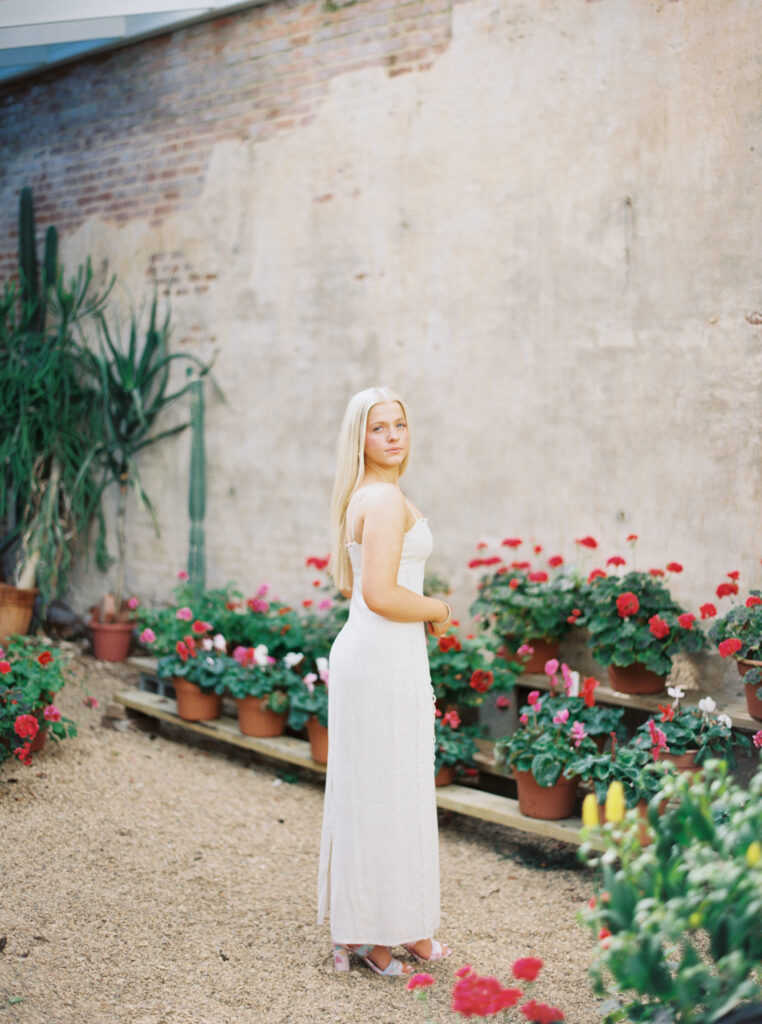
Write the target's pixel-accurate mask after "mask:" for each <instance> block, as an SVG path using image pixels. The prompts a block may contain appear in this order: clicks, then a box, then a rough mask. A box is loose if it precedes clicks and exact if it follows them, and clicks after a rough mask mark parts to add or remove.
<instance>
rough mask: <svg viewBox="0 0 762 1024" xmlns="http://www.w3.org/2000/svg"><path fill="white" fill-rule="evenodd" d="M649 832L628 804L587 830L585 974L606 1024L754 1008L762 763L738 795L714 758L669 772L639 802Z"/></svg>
mask: <svg viewBox="0 0 762 1024" xmlns="http://www.w3.org/2000/svg"><path fill="white" fill-rule="evenodd" d="M648 817H649V821H650V825H651V830H652V833H653V841H652V842H651V843H650V844H649V845H647V846H643V845H642V844H641V843H640V841H639V839H638V836H637V827H638V824H639V822H638V816H637V814H636V813H635V812H634V811H628V812H627V814H626V815H625V816H624V820H623V821H621V822H620V823H618V824H616V825H614V826H607V827H606V828H604V829H596V831H595V833H594V834H595V836H596V837H597V839H596V841H597V842H601V843H603V847H604V849H603V853H602V854H600V853H599V852H597V851H596V850H594V849H593V848H592V847H591V846H590V845H589V844H587V843H586V844H584V845H583V846H582V848H581V851H580V852H581V856H582V857H583V859H585V860H586V861H587V862H588V863H589V864H592V865H594V866H596V867H597V870H598V882H597V886H596V888H597V894H596V896H595V897H594V899H593V900H591V902H590V905H589V907H588V909H587V910H586V911H585V912H584V913H583V914H582V917H583V920H584V921H585V922H586V923H587V925H588V926H589V927H590V929H591V931H592V933H593V935H594V936H596V938H597V940H598V952H597V955H596V959H595V962H594V964H593V968H592V970H591V978H592V981H593V987H594V991H595V993H596V995H598V996H600V997H603V998H605V997H608V998H607V1001H606V1002H605V1003H604V1005H603V1011H604V1015H605V1016H604V1020H605V1021H606V1024H613V1022H615V1021H623V1020H628V1021H641V1022H650V1024H731V1022H735V1021H739V1022H741V1021H749V1022H752V1021H757V1020H759V1019H760V1015H761V1014H762V1003H761V1002H760V1001H762V976H760V974H759V965H760V962H762V930H761V929H760V926H759V922H760V915H761V914H762V897H761V896H760V894H761V893H762V843H761V842H760V836H762V769H759V770H758V771H757V773H756V774H755V775H754V777H753V778H752V779H751V782H750V784H749V790H748V792H747V791H746V790H745V789H743V788H742V787H741V786H740V785H739V784H738V783H737V782H736V781H735V780H734V779H733V778H732V776H731V775H730V773H729V770H728V767H727V765H726V764H725V762H724V761H718V760H710V761H708V762H706V763H705V765H704V770H703V772H702V774H701V775H700V776H697V777H696V776H690V775H687V774H678V775H669V776H667V777H666V778H665V780H664V784H663V789H662V790H661V791H660V793H658V794H657V795H656V796H655V797H654V798H652V800H651V801H650V803H649V807H648Z"/></svg>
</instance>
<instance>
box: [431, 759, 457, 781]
mask: <svg viewBox="0 0 762 1024" xmlns="http://www.w3.org/2000/svg"><path fill="white" fill-rule="evenodd" d="M453 782H455V765H453V764H443V765H442V767H441V768H440V769H439V771H438V772H437V774H436V775H435V776H434V785H435V786H450V785H452V783H453Z"/></svg>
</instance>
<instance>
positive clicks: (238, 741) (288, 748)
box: [114, 659, 582, 844]
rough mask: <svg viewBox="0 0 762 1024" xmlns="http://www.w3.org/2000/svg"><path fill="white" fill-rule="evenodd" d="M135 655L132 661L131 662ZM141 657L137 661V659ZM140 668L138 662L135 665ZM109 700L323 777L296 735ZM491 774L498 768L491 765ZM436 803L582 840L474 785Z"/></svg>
mask: <svg viewBox="0 0 762 1024" xmlns="http://www.w3.org/2000/svg"><path fill="white" fill-rule="evenodd" d="M136 660H137V659H131V661H132V663H133V664H134V662H135V661H136ZM141 660H142V659H141ZM136 667H141V668H142V667H143V666H136ZM114 700H115V701H117V702H118V703H120V704H123V705H124V706H125V707H126V708H127V709H128V711H132V712H133V713H135V714H138V715H143V716H146V717H148V718H155V719H159V720H160V721H163V722H170V723H171V724H172V725H176V726H181V727H182V728H184V729H188V730H189V731H191V732H195V733H198V734H199V735H201V736H206V737H208V738H209V739H214V740H221V741H223V742H225V743H232V744H234V745H235V746H237V747H242V748H244V749H245V750H251V751H253V752H254V753H257V754H261V755H262V756H264V757H268V758H271V759H272V760H274V761H281V762H286V763H288V764H293V765H297V766H298V767H300V768H308V769H310V771H314V772H316V773H318V774H322V775H325V770H326V769H325V765H321V764H318V763H317V762H316V761H313V760H312V758H311V757H310V745H309V743H308V742H307V741H306V740H302V739H298V738H297V737H295V736H274V737H268V738H260V737H255V736H244V735H243V734H242V733H241V732H239V730H238V723H237V722H236V720H235V719H234V718H231V717H228V716H224V715H223V716H222V717H221V718H218V719H215V720H214V721H212V722H188V721H186V720H185V719H182V718H180V717H179V716H178V714H177V703H176V701H174V700H172V698H171V697H167V696H164V695H162V694H160V693H147V692H145V691H143V690H129V691H126V692H124V693H118V694H115V696H114ZM477 763H479V767H480V770H484V769H485V767H487V766H488V765H489V764H490V763H491V762H490V758H489V757H488V756H487V755H486V754H484V753H480V754H479V756H478V758H477ZM491 770H492V772H493V773H494V774H499V772H498V771H497V770H496V769H495V768H494V765H492V768H491ZM436 793H437V806H438V807H441V808H442V809H443V810H446V811H453V812H454V813H456V814H463V815H466V816H467V817H471V818H478V819H480V820H481V821H491V822H494V823H496V824H498V825H504V826H506V827H507V828H514V829H518V830H519V831H521V832H528V833H531V834H533V835H537V836H541V837H543V838H546V839H557V840H560V841H562V842H565V843H572V844H579V843H581V842H582V836H581V832H580V830H581V827H582V822H581V821H580V819H579V818H564V819H563V820H561V821H542V820H540V819H539V818H527V817H526V816H525V815H523V814H521V812H520V811H519V807H518V802H517V801H516V800H513V799H511V798H510V797H507V796H500V795H498V794H495V793H487V792H485V791H484V790H481V789H476V788H475V787H473V786H458V785H454V784H453V785H451V786H440V787H439V788H438V789H437V791H436Z"/></svg>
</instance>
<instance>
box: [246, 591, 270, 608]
mask: <svg viewBox="0 0 762 1024" xmlns="http://www.w3.org/2000/svg"><path fill="white" fill-rule="evenodd" d="M261 589H262V588H261V587H260V590H261ZM246 604H247V605H248V606H249V608H251V610H252V611H253V612H266V611H267V609H268V608H269V607H270V604H269V602H268V601H263V600H262V598H261V597H250V598H249V600H248V601H247V602H246Z"/></svg>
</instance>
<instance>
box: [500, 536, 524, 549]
mask: <svg viewBox="0 0 762 1024" xmlns="http://www.w3.org/2000/svg"><path fill="white" fill-rule="evenodd" d="M502 543H503V547H504V548H517V547H519V546H520V545H521V538H520V537H506V538H505V540H504V541H503V542H502Z"/></svg>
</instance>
